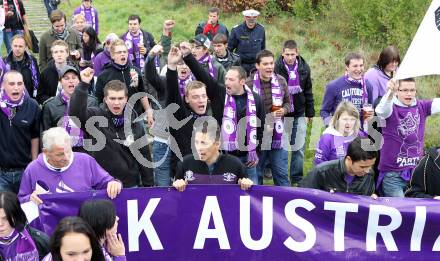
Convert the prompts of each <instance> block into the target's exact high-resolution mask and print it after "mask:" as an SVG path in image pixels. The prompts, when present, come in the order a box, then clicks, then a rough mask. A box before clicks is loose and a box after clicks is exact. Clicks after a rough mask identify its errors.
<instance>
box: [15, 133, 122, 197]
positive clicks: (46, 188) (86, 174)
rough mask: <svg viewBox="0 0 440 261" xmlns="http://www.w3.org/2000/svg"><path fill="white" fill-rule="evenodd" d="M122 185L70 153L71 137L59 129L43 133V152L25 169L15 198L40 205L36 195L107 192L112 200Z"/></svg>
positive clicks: (93, 163) (84, 157)
mask: <svg viewBox="0 0 440 261" xmlns="http://www.w3.org/2000/svg"><path fill="white" fill-rule="evenodd" d="M121 188H122V183H121V182H120V181H118V180H116V179H114V178H113V177H112V176H110V175H109V174H108V173H107V172H106V171H105V170H104V169H103V168H102V167H101V166H99V164H98V163H97V162H96V160H95V159H94V158H92V157H91V156H89V155H88V154H85V153H80V152H72V146H71V138H70V136H69V134H68V133H67V132H66V130H64V129H63V128H61V127H55V128H51V129H49V130H47V131H45V132H44V134H43V153H41V154H40V155H39V156H38V158H37V159H36V160H34V161H32V162H31V163H30V164H29V166H28V167H27V168H26V170H25V171H24V174H23V178H22V180H21V185H20V191H19V193H18V197H19V199H20V201H21V202H26V201H29V200H31V201H33V202H35V203H37V204H41V203H43V201H42V200H41V199H40V198H39V196H38V195H40V194H44V193H65V192H78V191H90V190H92V189H107V194H108V196H109V197H110V198H112V199H113V198H115V197H116V196H117V195H118V194H119V193H120V192H121Z"/></svg>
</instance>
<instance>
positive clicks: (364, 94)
mask: <svg viewBox="0 0 440 261" xmlns="http://www.w3.org/2000/svg"><path fill="white" fill-rule="evenodd" d="M344 80H345V81H346V82H347V83H348V84H350V85H351V86H354V87H361V88H362V104H364V103H368V93H367V85H366V83H365V78H364V76H362V78H361V79H359V80H355V79H353V78H351V77H350V76H349V75H348V73H345V75H344Z"/></svg>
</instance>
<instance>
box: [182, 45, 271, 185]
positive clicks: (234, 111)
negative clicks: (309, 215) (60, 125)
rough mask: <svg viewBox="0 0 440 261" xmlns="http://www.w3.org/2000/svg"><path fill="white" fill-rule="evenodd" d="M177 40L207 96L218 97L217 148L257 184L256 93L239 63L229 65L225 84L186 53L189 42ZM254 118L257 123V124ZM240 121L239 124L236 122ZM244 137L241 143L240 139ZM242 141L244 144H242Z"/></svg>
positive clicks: (259, 131)
mask: <svg viewBox="0 0 440 261" xmlns="http://www.w3.org/2000/svg"><path fill="white" fill-rule="evenodd" d="M186 45H187V43H181V46H180V47H181V50H182V54H183V56H184V58H183V60H184V62H185V63H186V64H187V65H188V66H189V67H190V69H191V71H193V72H194V76H195V77H196V79H197V80H199V81H201V82H203V83H204V84H205V85H206V91H207V93H208V96H209V97H215V99H216V100H217V99H218V100H220V101H222V102H220V104H221V105H223V106H221V107H220V108H219V109H220V110H221V112H223V115H222V116H223V118H222V125H221V136H222V147H221V149H222V150H223V151H224V152H226V153H228V154H231V155H234V156H236V157H238V158H239V159H240V161H241V162H242V163H243V164H245V165H246V174H247V175H248V177H249V178H250V179H251V180H252V181H253V182H254V184H258V175H257V170H256V166H257V164H258V153H257V152H259V149H260V148H259V145H260V144H261V140H262V137H263V126H264V117H265V113H264V106H263V103H262V101H261V98H260V96H259V95H258V94H257V93H256V92H254V91H252V90H251V88H250V87H248V86H246V85H245V82H246V71H245V70H244V69H243V68H242V67H239V66H233V67H231V68H230V69H229V70H228V72H227V73H226V77H225V79H226V83H225V84H226V88H223V86H222V85H220V83H219V82H217V81H216V80H215V79H214V78H212V77H211V76H210V75H209V74H208V72H207V71H206V70H204V69H203V68H202V66H201V65H200V64H199V63H198V62H197V60H196V59H195V58H194V56H193V55H189V46H186ZM186 50H188V51H186ZM258 119H259V120H260V121H261V125H260V124H258V122H257V121H258ZM240 124H243V125H240ZM241 137H244V139H245V142H244V144H243V143H242V144H239V142H241V141H240V140H241ZM242 145H246V147H244V146H242Z"/></svg>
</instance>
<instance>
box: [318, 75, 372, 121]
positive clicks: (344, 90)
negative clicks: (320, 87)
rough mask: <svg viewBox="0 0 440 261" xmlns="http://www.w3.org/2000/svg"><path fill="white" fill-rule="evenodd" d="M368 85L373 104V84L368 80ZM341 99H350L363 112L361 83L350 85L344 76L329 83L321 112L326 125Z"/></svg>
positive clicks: (369, 101)
mask: <svg viewBox="0 0 440 261" xmlns="http://www.w3.org/2000/svg"><path fill="white" fill-rule="evenodd" d="M366 85H367V86H366V89H367V96H368V103H370V104H373V97H372V87H371V84H370V83H369V82H367V81H366ZM341 101H349V102H351V103H353V105H354V106H355V107H356V108H358V109H359V112H361V110H362V105H363V91H362V87H361V85H359V86H353V85H350V84H349V83H348V82H347V81H346V80H345V78H344V76H341V77H339V78H337V79H335V80H333V81H331V82H330V83H329V84H328V85H327V87H326V88H325V94H324V99H323V101H322V105H321V112H320V115H321V118H322V119H323V120H324V124H325V125H328V123H329V122H330V119H331V116H332V115H333V113H334V112H335V110H336V107H337V106H338V105H339V103H340V102H341ZM361 115H362V114H361Z"/></svg>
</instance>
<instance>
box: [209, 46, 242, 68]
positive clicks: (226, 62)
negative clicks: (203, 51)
mask: <svg viewBox="0 0 440 261" xmlns="http://www.w3.org/2000/svg"><path fill="white" fill-rule="evenodd" d="M214 59H215V60H216V61H217V62H219V63H220V64H221V65H223V68H225V71H226V72H227V71H228V70H229V68H231V67H232V66H241V59H240V56H238V55H237V54H235V53H233V52H230V51H229V50H227V49H226V56H225V57H223V58H220V57H218V56H216V55H215V56H214Z"/></svg>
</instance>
